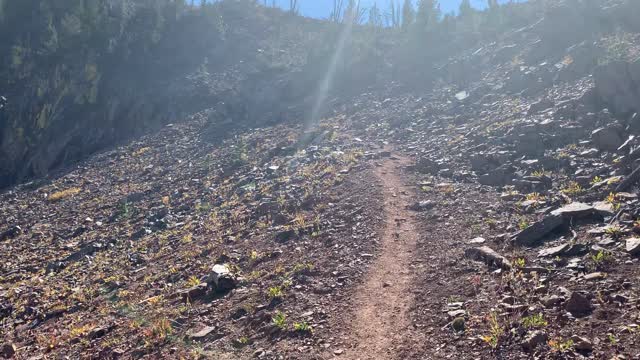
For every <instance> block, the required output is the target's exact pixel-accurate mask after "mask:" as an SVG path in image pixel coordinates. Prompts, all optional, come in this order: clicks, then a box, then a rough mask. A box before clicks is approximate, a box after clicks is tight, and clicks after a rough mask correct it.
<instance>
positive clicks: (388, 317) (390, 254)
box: [346, 156, 418, 359]
mask: <svg viewBox="0 0 640 360" xmlns="http://www.w3.org/2000/svg"><path fill="white" fill-rule="evenodd" d="M408 163H409V160H408V159H406V158H404V157H398V156H391V157H390V158H388V159H385V160H384V161H383V162H382V164H380V165H379V166H378V167H377V169H376V170H375V175H376V177H377V178H378V179H379V180H380V181H381V183H382V188H383V189H382V191H383V196H384V200H383V205H384V215H383V216H384V229H383V232H382V238H381V244H380V246H381V248H380V250H379V255H378V257H377V258H376V260H375V262H374V263H373V264H371V267H370V270H369V273H368V274H367V275H366V278H365V280H364V282H363V283H362V284H361V285H360V286H359V287H358V288H357V289H356V296H355V299H354V301H353V309H354V311H355V314H354V317H353V318H352V319H353V320H352V322H351V324H350V327H351V330H352V334H354V336H355V338H356V346H355V348H353V349H351V350H350V351H348V353H347V356H346V358H348V359H381V358H385V359H391V358H393V357H394V356H395V355H397V353H398V351H397V348H398V347H399V345H400V344H401V343H402V341H403V339H405V338H406V337H407V336H408V334H407V333H408V332H410V331H411V323H410V318H409V312H410V309H411V306H412V305H413V302H414V299H413V296H411V291H410V290H411V287H412V282H413V273H412V271H411V268H410V264H411V258H412V254H413V252H414V250H415V247H416V242H417V238H418V234H417V232H416V224H415V219H414V216H413V214H411V213H410V211H408V210H407V206H408V205H409V202H410V200H411V193H410V190H409V188H408V187H407V186H406V184H405V183H404V182H403V180H402V179H401V175H400V174H401V172H402V170H403V168H404V167H405V166H406V165H407V164H408Z"/></svg>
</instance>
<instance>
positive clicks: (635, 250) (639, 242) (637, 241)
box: [625, 238, 640, 255]
mask: <svg viewBox="0 0 640 360" xmlns="http://www.w3.org/2000/svg"><path fill="white" fill-rule="evenodd" d="M625 248H626V250H627V252H628V253H629V254H631V255H638V254H640V238H630V239H627V243H626V245H625Z"/></svg>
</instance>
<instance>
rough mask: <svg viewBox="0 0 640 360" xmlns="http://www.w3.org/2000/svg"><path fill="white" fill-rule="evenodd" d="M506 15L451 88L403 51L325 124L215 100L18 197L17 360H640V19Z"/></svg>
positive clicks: (9, 352) (14, 236) (6, 268)
mask: <svg viewBox="0 0 640 360" xmlns="http://www.w3.org/2000/svg"><path fill="white" fill-rule="evenodd" d="M501 9H502V10H501V11H513V12H514V14H519V15H520V16H521V18H519V19H520V20H517V24H518V25H519V26H512V27H509V31H505V32H503V33H501V34H499V35H495V36H489V35H488V34H487V33H480V34H477V33H476V34H475V35H474V36H475V37H471V38H470V37H464V36H462V34H464V33H463V32H458V33H456V34H457V35H459V36H460V39H459V41H466V42H471V40H469V39H475V40H477V41H476V42H477V43H476V44H475V45H470V44H469V43H465V44H466V45H464V46H462V45H460V44H461V43H460V42H455V43H454V44H452V45H450V47H449V48H448V49H447V50H446V51H445V50H443V51H445V53H451V54H453V53H455V55H451V56H440V57H438V58H437V59H436V60H437V61H435V60H434V63H433V64H434V65H433V66H432V67H430V69H429V71H422V72H417V73H416V79H417V78H420V79H422V80H424V79H429V84H433V86H423V87H422V88H420V87H419V86H417V83H418V81H410V80H411V79H410V78H409V77H408V75H407V74H408V73H407V72H405V71H408V70H410V69H414V68H413V67H412V66H410V61H406V62H400V63H399V62H397V61H400V60H401V58H394V56H392V55H384V56H381V57H380V58H379V59H384V61H382V62H381V64H384V63H385V61H389V63H387V64H390V65H389V67H387V68H385V67H383V68H384V69H387V70H385V71H386V72H384V73H383V74H382V75H381V76H380V77H378V78H376V80H375V82H373V84H380V83H383V84H385V86H370V87H368V88H367V89H366V90H363V91H356V90H357V89H358V87H354V89H356V90H354V89H350V91H344V96H341V97H336V96H335V95H334V96H329V100H330V101H328V105H327V107H326V110H325V111H324V112H323V116H322V119H321V120H320V121H318V122H317V123H311V124H309V123H308V122H307V121H305V120H308V117H306V116H305V114H306V113H307V112H308V111H309V107H310V106H311V105H310V104H309V102H304V101H303V102H301V103H297V105H298V106H299V108H293V109H292V110H291V111H287V112H286V114H288V116H290V117H291V118H290V121H288V122H284V123H281V122H279V121H277V122H275V123H272V124H269V123H268V122H261V126H260V128H255V125H256V124H255V123H253V122H252V121H250V120H251V119H254V117H253V116H250V117H249V118H248V122H246V123H244V125H243V126H235V125H234V126H233V127H232V128H233V131H232V132H231V133H229V134H227V135H226V136H220V134H221V127H222V128H224V126H225V125H224V124H225V119H226V120H227V124H229V123H234V124H235V121H231V122H229V121H228V120H229V118H230V117H231V118H232V117H233V115H234V114H236V112H235V111H236V110H235V109H237V106H239V107H241V108H242V106H245V107H246V108H247V110H246V111H247V112H245V114H247V113H250V112H251V111H254V107H253V106H251V103H242V102H240V103H235V105H233V106H229V107H227V108H225V107H222V106H220V105H219V104H218V103H217V102H216V103H215V104H217V106H213V105H212V106H213V107H211V106H207V104H206V101H205V107H204V108H203V109H204V110H202V111H199V112H197V113H196V114H195V115H192V116H188V117H185V118H184V119H183V120H184V121H181V122H176V123H175V124H169V125H164V126H162V127H161V128H160V129H159V130H157V131H154V132H152V133H150V134H147V135H145V136H142V137H138V138H135V139H134V140H132V141H130V142H127V143H124V144H123V145H121V146H117V147H114V148H112V149H109V150H106V151H100V152H97V153H96V154H95V155H93V156H91V157H89V158H88V159H87V160H85V161H82V162H80V163H78V164H77V165H76V166H73V167H66V168H63V169H62V170H60V171H58V172H55V173H54V174H52V175H51V176H50V178H47V179H43V180H40V181H34V182H30V183H27V184H23V185H20V186H16V187H13V188H9V189H8V190H7V191H5V192H4V193H3V194H2V195H0V257H1V258H2V259H3V261H2V262H0V337H1V338H2V341H1V342H0V345H1V347H0V356H4V357H6V358H19V359H23V358H24V359H29V358H49V357H50V358H62V357H70V358H147V359H157V358H167V359H173V358H196V359H209V358H211V359H247V358H260V359H331V358H345V359H450V358H456V359H494V358H499V359H529V358H541V359H574V358H575V359H579V358H592V359H629V358H634V357H637V356H638V355H639V352H638V336H637V331H638V322H639V321H640V313H639V311H638V309H639V306H640V280H639V279H640V276H639V275H640V270H638V264H639V262H640V258H639V257H638V256H640V202H639V200H638V189H639V185H640V170H638V169H639V168H640V166H639V165H640V150H639V149H640V146H639V145H640V140H639V139H640V138H638V134H640V117H639V116H638V115H637V112H638V110H639V109H638V106H639V104H640V28H639V27H638V23H637V22H636V21H634V20H635V19H634V14H638V13H639V12H640V3H638V2H636V1H632V0H629V1H623V0H619V1H618V0H616V1H604V0H602V1H566V2H554V3H553V4H544V3H542V2H531V3H527V4H525V5H519V6H515V7H504V8H501ZM494 11H495V9H494ZM523 14H527V15H531V14H533V15H531V16H529V17H527V16H524V15H523ZM485 15H487V14H485ZM494 16H495V15H494ZM525 18H526V19H525ZM477 19H481V17H479V18H477ZM478 23H479V24H481V23H482V22H478ZM314 24H315V23H314ZM458 24H461V23H458ZM520 25H521V26H520ZM460 31H462V30H460ZM465 31H466V30H465ZM467 35H468V33H467ZM393 36H395V35H394V34H391V35H389V34H386V35H381V38H380V39H384V40H381V43H382V45H381V46H383V45H385V44H386V45H388V44H389V43H387V42H386V41H387V40H388V39H390V38H393ZM468 36H471V35H468ZM482 38H486V39H485V40H484V41H483V40H482ZM407 44H410V42H407V43H403V44H396V46H398V49H401V48H405V49H406V48H407V47H406V46H407ZM386 45H385V46H386ZM458 46H459V47H460V48H461V49H458V48H457V47H458ZM363 47H364V48H365V49H367V47H365V46H363ZM363 53H365V52H363ZM419 53H420V52H419V51H418V50H415V54H419ZM425 56H426V55H425ZM394 59H395V60H394ZM309 63H310V62H309V61H307V62H306V64H309ZM378 65H379V64H378ZM301 68H304V66H302V67H301ZM345 68H348V67H345ZM394 72H395V73H394ZM256 74H262V73H260V72H257V73H256ZM255 76H256V77H254V79H257V78H259V79H262V81H264V82H268V81H270V80H269V79H271V78H270V77H269V76H270V75H264V76H263V75H255ZM354 76H355V75H354ZM386 76H388V78H386ZM301 78H302V76H301ZM416 79H414V80H416ZM247 84H249V82H247ZM258 88H260V87H258ZM265 92H267V91H265ZM267 93H268V92H267ZM334 94H335V93H334ZM269 95H272V94H269ZM274 99H277V97H274ZM292 99H297V98H295V97H293V98H292ZM292 101H293V102H295V101H297V100H292ZM9 102H11V99H9ZM9 106H11V105H9ZM212 119H215V120H212ZM221 124H222V125H221Z"/></svg>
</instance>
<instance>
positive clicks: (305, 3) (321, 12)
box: [261, 0, 507, 18]
mask: <svg viewBox="0 0 640 360" xmlns="http://www.w3.org/2000/svg"><path fill="white" fill-rule="evenodd" d="M261 1H264V0H261ZM271 1H272V0H267V2H268V3H269V4H270V3H271ZM391 1H392V0H360V4H361V5H362V6H364V7H370V6H371V5H373V3H374V2H375V3H377V4H378V7H380V8H382V9H387V7H388V6H389V3H390V2H391ZM460 1H461V0H440V7H441V8H442V10H443V12H445V13H446V12H450V11H454V10H455V9H457V8H458V5H460ZM506 1H507V0H501V1H500V2H506ZM276 2H277V3H278V4H280V5H281V6H283V7H285V8H287V7H288V6H289V0H276ZM298 2H299V3H300V11H301V13H302V14H303V15H305V16H312V17H319V18H325V17H328V16H329V13H330V12H331V5H332V4H333V0H298ZM345 2H346V1H345ZM395 2H396V4H398V3H403V2H404V0H395ZM416 2H417V1H416V0H414V3H416ZM471 3H472V4H473V5H474V6H477V7H484V6H486V4H487V0H471Z"/></svg>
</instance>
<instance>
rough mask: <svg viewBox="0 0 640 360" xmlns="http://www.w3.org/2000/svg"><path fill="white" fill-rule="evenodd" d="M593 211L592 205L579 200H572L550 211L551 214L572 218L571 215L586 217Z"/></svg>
mask: <svg viewBox="0 0 640 360" xmlns="http://www.w3.org/2000/svg"><path fill="white" fill-rule="evenodd" d="M593 212H594V208H593V206H591V205H588V204H585V203H581V202H573V203H571V204H568V205H565V206H563V207H561V208H560V209H556V210H553V211H552V212H551V215H556V216H564V217H567V218H573V217H587V216H590V215H592V214H593Z"/></svg>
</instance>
